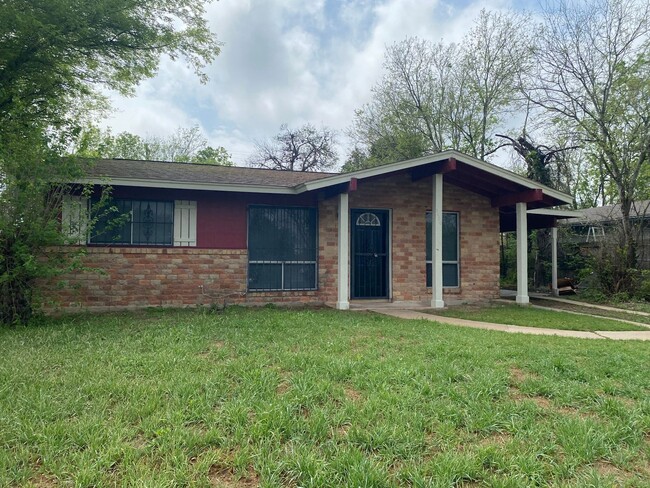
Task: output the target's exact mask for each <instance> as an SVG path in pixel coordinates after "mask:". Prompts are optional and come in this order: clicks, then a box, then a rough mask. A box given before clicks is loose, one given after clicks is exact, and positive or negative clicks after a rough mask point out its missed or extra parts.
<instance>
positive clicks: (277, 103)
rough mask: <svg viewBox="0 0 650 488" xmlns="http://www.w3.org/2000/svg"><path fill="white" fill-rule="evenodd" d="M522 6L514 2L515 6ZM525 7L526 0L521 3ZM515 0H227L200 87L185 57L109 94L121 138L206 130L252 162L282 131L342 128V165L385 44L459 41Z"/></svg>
mask: <svg viewBox="0 0 650 488" xmlns="http://www.w3.org/2000/svg"><path fill="white" fill-rule="evenodd" d="M515 1H516V0H515ZM516 4H517V5H518V6H521V4H522V2H521V1H520V2H516ZM512 6H513V3H512V2H511V1H510V0H481V1H471V0H460V1H455V0H447V1H442V0H307V1H305V0H257V1H251V0H220V1H218V2H214V3H212V4H210V5H208V8H207V18H208V20H209V23H210V27H211V30H212V31H213V32H214V33H216V35H217V37H218V39H219V40H220V41H221V42H222V43H223V45H222V50H221V53H220V54H219V56H217V58H216V59H215V61H214V62H213V63H212V64H211V65H209V66H207V67H206V69H205V71H206V73H207V74H208V77H209V81H208V82H207V83H206V84H201V83H200V82H199V80H198V78H197V77H196V75H195V74H194V72H193V71H192V69H190V68H189V67H187V66H186V65H185V64H184V63H183V60H176V61H171V60H169V59H166V58H163V59H162V61H161V65H160V69H159V72H158V74H157V76H156V77H155V78H152V79H149V80H145V81H144V82H143V83H141V85H140V86H139V87H138V88H137V90H136V92H135V96H133V97H130V98H124V97H121V96H119V95H115V94H111V95H110V99H111V101H112V105H113V107H114V111H113V113H112V114H111V115H110V116H109V117H108V118H107V119H106V120H105V121H104V123H103V125H104V126H105V127H110V128H111V130H112V132H113V133H119V132H122V131H127V132H131V133H134V134H138V135H141V136H147V135H155V136H166V135H169V134H171V133H173V132H175V130H176V129H177V128H179V127H190V126H193V125H199V126H200V127H201V129H202V130H203V132H204V134H205V136H206V137H207V139H208V141H209V144H210V145H211V146H223V147H225V148H226V149H227V150H228V152H230V154H231V155H232V159H233V162H234V163H235V164H236V165H237V166H244V165H246V163H247V161H248V159H249V157H250V156H251V154H252V153H253V152H254V149H255V141H261V140H265V139H268V138H270V137H272V136H274V135H275V134H277V133H278V132H279V130H280V126H281V125H282V124H285V123H286V124H288V125H289V126H290V127H299V126H300V125H302V124H304V123H308V122H309V123H312V124H314V125H316V126H326V127H328V128H331V129H333V130H335V131H336V132H337V134H338V137H337V139H338V142H339V150H338V153H339V162H340V164H342V163H343V162H344V161H345V157H346V156H347V152H348V151H349V145H350V142H349V141H348V140H347V138H346V136H345V131H346V129H347V128H348V127H349V126H350V123H351V121H352V119H353V117H354V111H355V109H358V108H360V107H361V106H362V105H363V104H364V103H366V102H367V101H369V100H370V97H371V94H372V91H371V90H372V86H373V85H374V84H375V83H376V82H377V81H378V80H379V79H380V77H381V75H382V63H383V57H384V51H385V48H386V46H389V45H391V44H393V43H395V42H399V41H401V40H403V39H404V38H406V37H407V36H418V37H420V38H423V39H430V40H433V41H443V40H444V41H445V42H456V41H460V39H461V38H462V37H463V34H464V33H465V32H466V30H467V29H468V28H469V27H470V26H471V25H472V23H473V21H474V19H475V18H476V17H477V16H478V14H479V12H480V11H481V9H483V8H485V9H488V10H501V9H508V8H511V7H512Z"/></svg>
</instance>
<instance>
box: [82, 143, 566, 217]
mask: <svg viewBox="0 0 650 488" xmlns="http://www.w3.org/2000/svg"><path fill="white" fill-rule="evenodd" d="M400 173H402V174H404V173H406V174H410V176H411V179H412V181H417V180H420V179H423V178H426V177H429V176H432V175H434V174H444V175H445V181H447V182H449V183H450V184H452V185H455V186H458V187H460V188H463V189H465V190H468V191H472V192H475V193H478V194H481V195H483V196H485V197H487V198H489V199H490V203H491V205H492V206H493V207H497V208H499V210H500V212H501V213H502V214H503V213H504V212H505V213H508V212H510V211H514V205H515V203H518V202H526V203H528V208H529V209H532V208H543V207H552V206H557V205H565V204H567V203H571V202H572V198H571V196H570V195H567V194H565V193H562V192H560V191H557V190H554V189H553V188H550V187H548V186H545V185H542V184H540V183H537V182H535V181H533V180H530V179H528V178H525V177H523V176H520V175H517V174H515V173H513V172H511V171H508V170H506V169H503V168H500V167H498V166H495V165H493V164H490V163H486V162H485V161H481V160H480V159H477V158H474V157H472V156H468V155H466V154H462V153H460V152H458V151H454V150H449V151H443V152H441V153H438V154H434V155H430V156H424V157H421V158H416V159H410V160H408V161H401V162H397V163H391V164H386V165H382V166H377V167H374V168H369V169H363V170H359V171H354V172H351V173H341V174H336V175H331V176H325V177H323V178H320V179H315V180H312V181H308V182H305V183H300V184H298V185H295V186H288V185H287V186H283V185H260V184H248V183H215V182H201V181H177V180H164V179H155V178H150V179H149V178H146V179H145V178H123V177H122V178H121V177H111V178H106V177H93V178H82V179H80V180H78V181H76V183H82V184H96V185H106V184H110V185H117V186H133V187H145V188H169V189H184V190H204V191H222V192H243V193H271V194H283V195H297V194H301V193H305V192H313V191H322V192H323V194H324V195H325V196H332V195H334V194H337V193H341V192H346V191H353V190H354V189H356V187H357V184H364V181H368V180H372V179H375V178H379V177H383V176H388V175H391V174H400Z"/></svg>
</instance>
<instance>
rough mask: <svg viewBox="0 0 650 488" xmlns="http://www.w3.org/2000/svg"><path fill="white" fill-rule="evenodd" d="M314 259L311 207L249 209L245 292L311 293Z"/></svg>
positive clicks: (314, 224) (315, 219) (315, 246)
mask: <svg viewBox="0 0 650 488" xmlns="http://www.w3.org/2000/svg"><path fill="white" fill-rule="evenodd" d="M317 256H318V215H317V212H316V209H315V208H305V207H263V206H251V207H249V209H248V289H249V290H252V291H271V290H315V289H316V287H317V281H316V280H317V260H318V257H317Z"/></svg>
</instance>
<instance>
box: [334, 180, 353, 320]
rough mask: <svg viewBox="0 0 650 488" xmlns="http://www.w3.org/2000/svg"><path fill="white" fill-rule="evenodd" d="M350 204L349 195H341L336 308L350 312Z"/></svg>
mask: <svg viewBox="0 0 650 488" xmlns="http://www.w3.org/2000/svg"><path fill="white" fill-rule="evenodd" d="M349 236H350V204H349V199H348V194H347V193H341V194H339V243H338V244H339V262H338V268H339V276H338V300H337V301H336V308H338V309H339V310H348V309H349V308H350V302H349V299H348V297H349V296H350V293H349V289H348V286H349V285H348V283H349V279H348V276H349V266H348V263H349V260H350V241H349Z"/></svg>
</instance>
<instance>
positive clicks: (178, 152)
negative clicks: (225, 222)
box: [70, 125, 233, 166]
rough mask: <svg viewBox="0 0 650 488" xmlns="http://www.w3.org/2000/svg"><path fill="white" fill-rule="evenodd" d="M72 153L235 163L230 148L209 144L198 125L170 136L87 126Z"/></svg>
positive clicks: (198, 162) (222, 164) (206, 162)
mask: <svg viewBox="0 0 650 488" xmlns="http://www.w3.org/2000/svg"><path fill="white" fill-rule="evenodd" d="M70 152H71V153H73V154H76V155H77V156H80V157H85V158H105V159H116V158H119V159H142V160H153V161H172V162H178V163H196V164H214V165H220V166H232V165H233V163H232V160H231V157H230V154H229V153H228V151H226V149H225V148H223V147H221V146H219V147H217V148H213V147H211V146H208V140H207V139H206V138H205V136H204V135H203V133H202V132H201V128H200V127H199V126H198V125H195V126H192V127H190V128H182V127H179V128H178V129H177V130H176V132H175V133H174V134H172V135H171V136H168V137H160V136H147V137H140V136H138V135H135V134H131V133H129V132H121V133H120V134H118V135H116V136H114V135H113V134H112V133H111V131H110V129H109V130H106V131H101V130H100V129H98V128H97V127H94V126H92V127H89V128H87V129H85V130H84V131H83V132H82V134H81V136H80V138H79V141H78V142H77V144H76V146H75V147H73V148H71V149H70Z"/></svg>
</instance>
